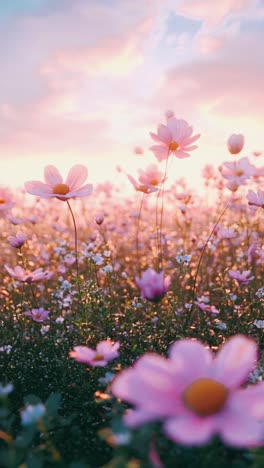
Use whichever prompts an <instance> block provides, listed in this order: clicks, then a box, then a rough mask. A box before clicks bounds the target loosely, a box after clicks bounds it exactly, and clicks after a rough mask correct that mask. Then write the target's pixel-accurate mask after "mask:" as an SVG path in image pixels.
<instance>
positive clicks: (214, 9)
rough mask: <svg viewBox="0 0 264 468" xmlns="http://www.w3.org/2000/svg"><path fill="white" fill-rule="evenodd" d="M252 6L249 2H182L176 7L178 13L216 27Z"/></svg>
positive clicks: (194, 0)
mask: <svg viewBox="0 0 264 468" xmlns="http://www.w3.org/2000/svg"><path fill="white" fill-rule="evenodd" d="M250 6H252V1H251V0H221V1H212V0H183V1H181V2H180V4H179V6H177V10H178V12H179V13H181V14H184V15H187V16H190V17H192V18H196V19H199V20H203V21H205V22H206V24H207V25H210V26H212V25H217V24H219V23H221V22H222V21H224V20H225V19H226V18H227V17H228V16H229V15H231V14H234V13H240V12H241V11H243V10H245V9H247V8H248V7H250Z"/></svg>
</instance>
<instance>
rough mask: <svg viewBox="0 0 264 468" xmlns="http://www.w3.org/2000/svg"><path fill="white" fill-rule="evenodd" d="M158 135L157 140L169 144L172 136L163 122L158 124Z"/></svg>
mask: <svg viewBox="0 0 264 468" xmlns="http://www.w3.org/2000/svg"><path fill="white" fill-rule="evenodd" d="M158 137H159V140H160V141H162V142H163V143H165V144H166V145H169V144H170V143H171V141H172V136H171V132H170V130H169V128H168V127H166V126H165V125H163V124H160V125H159V126H158Z"/></svg>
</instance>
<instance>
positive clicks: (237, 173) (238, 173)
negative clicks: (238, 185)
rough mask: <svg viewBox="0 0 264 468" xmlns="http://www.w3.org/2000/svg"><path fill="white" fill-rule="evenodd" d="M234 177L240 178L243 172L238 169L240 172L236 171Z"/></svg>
mask: <svg viewBox="0 0 264 468" xmlns="http://www.w3.org/2000/svg"><path fill="white" fill-rule="evenodd" d="M236 175H237V176H238V177H240V176H242V175H244V172H243V171H241V169H240V170H239V169H238V170H237V171H236Z"/></svg>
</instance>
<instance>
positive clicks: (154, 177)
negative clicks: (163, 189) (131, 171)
mask: <svg viewBox="0 0 264 468" xmlns="http://www.w3.org/2000/svg"><path fill="white" fill-rule="evenodd" d="M138 174H139V178H138V180H139V182H140V183H141V184H143V185H147V186H149V187H152V186H154V187H157V186H158V185H161V184H162V183H163V182H164V177H163V174H162V172H161V171H160V170H159V168H158V167H157V166H156V164H150V165H149V166H148V167H146V169H139V171H138Z"/></svg>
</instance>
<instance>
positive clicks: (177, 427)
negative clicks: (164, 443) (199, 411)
mask: <svg viewBox="0 0 264 468" xmlns="http://www.w3.org/2000/svg"><path fill="white" fill-rule="evenodd" d="M164 430H165V433H166V434H167V436H168V437H169V438H170V439H172V440H174V441H175V442H179V443H181V444H184V445H204V444H206V443H207V442H208V441H209V440H210V439H211V437H212V435H213V434H214V432H215V421H214V419H213V418H198V417H196V416H186V417H178V418H173V419H168V421H166V422H165V424H164Z"/></svg>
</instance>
